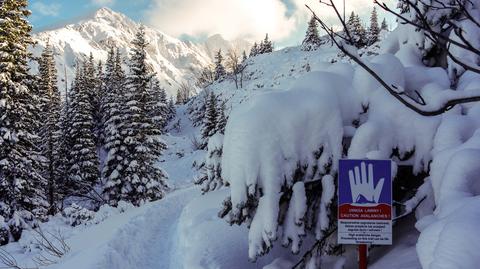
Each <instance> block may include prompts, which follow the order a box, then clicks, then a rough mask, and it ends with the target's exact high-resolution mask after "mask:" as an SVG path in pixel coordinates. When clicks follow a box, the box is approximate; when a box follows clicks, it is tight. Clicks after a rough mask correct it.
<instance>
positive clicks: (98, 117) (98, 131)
mask: <svg viewBox="0 0 480 269" xmlns="http://www.w3.org/2000/svg"><path fill="white" fill-rule="evenodd" d="M104 81H105V75H104V73H103V63H102V61H101V60H100V61H98V63H97V67H96V69H95V92H94V94H96V101H97V103H96V104H95V105H96V109H95V110H96V113H95V124H96V126H95V135H96V137H97V145H98V146H102V145H103V144H104V141H105V138H104V137H103V136H102V129H103V126H102V125H103V122H102V117H103V116H102V115H103V111H102V99H103V98H104V97H105V85H104Z"/></svg>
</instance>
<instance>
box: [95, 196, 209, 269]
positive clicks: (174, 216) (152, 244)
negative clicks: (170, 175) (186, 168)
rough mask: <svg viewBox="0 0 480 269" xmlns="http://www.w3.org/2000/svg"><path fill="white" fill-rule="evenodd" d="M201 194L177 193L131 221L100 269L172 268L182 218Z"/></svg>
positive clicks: (111, 243) (119, 233) (112, 243)
mask: <svg viewBox="0 0 480 269" xmlns="http://www.w3.org/2000/svg"><path fill="white" fill-rule="evenodd" d="M199 194H200V192H199V191H198V189H195V188H188V189H184V190H179V191H175V192H173V193H171V194H170V195H168V196H167V197H165V198H164V199H163V200H161V202H158V203H156V204H155V205H153V206H152V207H151V208H150V209H149V210H148V211H146V212H145V214H143V215H141V216H138V217H137V218H135V219H133V220H132V221H130V222H129V223H128V224H127V225H126V226H124V227H123V228H122V229H121V231H119V232H118V233H117V235H116V237H115V239H114V240H112V241H111V242H110V243H109V246H110V247H111V251H110V252H109V253H107V255H106V256H105V257H104V260H103V261H101V262H100V264H99V265H100V266H99V267H98V268H117V269H128V268H137V269H163V268H169V267H170V263H171V262H172V261H171V259H174V258H175V253H174V250H175V248H174V247H173V245H174V242H175V238H174V237H175V235H176V234H177V232H176V229H177V226H178V218H179V217H180V214H181V213H182V209H183V208H184V207H185V206H186V205H187V204H188V203H189V202H190V201H191V200H192V199H194V198H195V197H196V196H198V195H199ZM120 257H121V258H120ZM119 258H120V259H119Z"/></svg>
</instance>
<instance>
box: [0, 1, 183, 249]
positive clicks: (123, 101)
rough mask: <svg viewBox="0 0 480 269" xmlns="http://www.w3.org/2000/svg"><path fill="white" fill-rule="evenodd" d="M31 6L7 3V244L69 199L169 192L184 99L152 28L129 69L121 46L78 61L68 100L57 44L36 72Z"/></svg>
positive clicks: (1, 226)
mask: <svg viewBox="0 0 480 269" xmlns="http://www.w3.org/2000/svg"><path fill="white" fill-rule="evenodd" d="M27 5H28V3H27V0H4V1H2V2H1V5H0V33H1V34H0V245H2V244H6V243H8V242H9V241H11V240H18V239H19V238H20V236H21V233H22V230H23V229H25V228H30V227H35V226H36V225H37V224H36V223H37V222H38V221H39V220H40V221H43V220H47V219H48V216H50V215H54V214H56V213H57V212H59V210H61V209H62V208H63V206H64V201H65V200H66V199H67V198H69V197H83V198H86V199H88V200H89V201H92V202H93V206H96V207H98V206H100V205H102V204H105V203H108V204H110V205H116V204H117V203H118V202H119V201H121V200H124V201H128V202H131V203H133V204H134V205H141V204H142V203H144V202H146V201H151V200H156V199H160V198H162V197H163V196H164V194H165V192H166V191H167V190H168V185H167V183H166V179H167V174H166V173H165V172H164V171H163V170H162V169H161V168H160V167H159V166H158V164H157V161H158V158H159V157H160V156H161V154H162V151H163V150H165V149H166V145H165V143H164V142H163V141H162V139H161V135H162V134H163V132H164V129H165V127H166V125H167V124H168V122H169V120H171V119H172V118H173V117H174V115H175V107H174V105H173V101H172V100H170V101H169V100H168V99H167V95H166V92H165V90H164V89H163V88H162V87H161V86H160V82H159V81H158V79H156V77H155V73H154V72H153V70H152V68H151V67H150V66H149V65H148V64H147V54H146V49H147V46H148V42H147V40H146V38H145V30H144V28H143V27H141V28H140V29H139V30H138V33H137V34H136V36H135V38H134V40H133V41H132V49H131V52H130V55H129V59H128V61H127V65H128V72H126V71H125V70H124V69H123V56H122V55H121V52H120V50H119V49H118V48H116V47H114V46H112V47H111V48H110V49H109V52H108V59H107V61H106V62H105V65H103V64H102V63H101V62H99V63H95V60H94V58H93V56H92V55H90V57H89V58H88V59H87V60H85V61H81V62H78V63H77V64H76V71H75V78H74V81H73V83H72V85H71V87H70V90H69V92H68V93H67V95H66V96H65V98H64V99H63V100H62V98H61V96H60V92H59V90H58V88H57V79H58V77H57V70H56V67H55V57H54V49H53V47H52V46H51V45H50V44H48V43H47V45H46V46H45V48H44V50H43V52H42V54H41V56H40V57H39V59H37V61H38V66H39V68H38V73H37V74H32V73H31V72H30V70H29V67H28V61H29V59H31V58H32V57H31V55H30V53H29V52H28V47H29V46H32V45H34V43H33V40H32V38H31V30H32V27H31V26H30V24H29V22H28V21H27V17H28V16H29V15H30V11H28V10H27Z"/></svg>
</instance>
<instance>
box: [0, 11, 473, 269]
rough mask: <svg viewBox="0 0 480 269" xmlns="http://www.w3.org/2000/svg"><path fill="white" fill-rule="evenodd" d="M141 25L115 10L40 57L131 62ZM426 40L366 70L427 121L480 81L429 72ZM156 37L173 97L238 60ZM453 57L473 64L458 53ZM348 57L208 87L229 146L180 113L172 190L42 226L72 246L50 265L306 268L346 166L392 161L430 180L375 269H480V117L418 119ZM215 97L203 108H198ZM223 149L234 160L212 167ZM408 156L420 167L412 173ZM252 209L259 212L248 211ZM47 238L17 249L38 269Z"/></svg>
mask: <svg viewBox="0 0 480 269" xmlns="http://www.w3.org/2000/svg"><path fill="white" fill-rule="evenodd" d="M136 27H138V25H136V24H135V23H133V22H131V21H129V19H127V18H126V17H124V16H122V15H120V14H116V13H114V12H112V11H111V10H109V9H102V10H100V11H99V12H97V13H96V14H95V15H94V16H93V17H91V18H87V19H85V20H84V21H82V22H80V23H78V24H76V25H69V26H66V27H65V28H62V29H58V30H54V31H49V32H45V33H40V34H37V36H36V38H37V39H38V40H40V45H42V44H44V43H45V40H47V39H50V41H51V42H53V43H54V45H55V46H56V49H57V50H58V51H57V52H60V55H59V56H58V57H59V58H58V59H57V60H59V64H60V66H62V64H63V63H66V64H67V67H68V70H67V75H68V76H70V75H71V69H70V67H71V64H72V63H73V60H74V59H75V58H76V57H77V56H79V55H86V54H88V53H89V52H90V51H93V52H94V55H95V57H98V58H101V59H103V57H105V56H106V53H105V54H104V52H103V48H104V47H105V46H106V43H108V42H109V41H115V42H118V44H120V45H121V47H122V51H123V52H126V51H128V49H129V44H128V42H129V41H130V40H131V37H132V35H133V34H134V33H135V30H136ZM467 28H468V29H470V26H467ZM412 29H413V28H412V27H410V26H408V25H400V26H399V27H398V28H397V30H396V31H394V32H392V33H390V34H389V35H388V36H387V37H386V39H385V40H384V41H382V42H381V46H380V47H381V48H380V49H379V50H375V52H380V53H381V55H379V56H370V54H369V53H364V54H363V55H366V56H362V61H364V63H365V64H367V65H368V66H369V67H371V68H372V69H373V70H374V71H376V72H378V74H379V75H380V77H382V78H383V79H384V80H385V81H386V82H387V83H388V84H390V85H394V86H395V87H396V89H397V90H398V91H399V92H405V93H407V94H409V95H410V96H414V98H416V95H415V91H418V92H419V93H420V94H421V95H422V96H423V98H424V99H425V101H426V102H427V104H428V106H425V108H426V109H433V108H437V107H439V106H441V105H443V104H444V103H445V101H446V100H448V98H452V97H461V96H472V95H475V94H476V93H478V91H479V86H480V76H479V75H478V74H474V73H472V72H469V71H467V72H464V73H463V75H462V76H461V77H459V79H458V83H457V84H456V85H455V83H451V80H450V78H451V74H452V72H453V70H454V69H457V70H459V71H460V73H462V72H463V70H461V69H460V68H459V67H458V66H456V65H454V64H452V63H450V68H449V70H447V71H446V70H445V69H442V68H438V67H433V68H432V67H425V66H424V64H423V63H422V61H421V58H422V55H423V52H424V49H425V48H426V47H428V46H429V43H428V42H426V41H425V39H424V37H423V36H422V33H421V32H415V31H412ZM147 33H148V38H149V40H151V41H153V42H152V44H153V46H152V47H151V48H150V50H149V57H150V59H149V60H150V62H151V63H152V65H153V66H154V67H155V68H158V69H157V73H159V75H160V76H161V78H162V79H163V80H164V81H166V82H167V83H169V82H171V84H172V85H170V86H169V87H171V89H173V88H175V87H176V86H177V84H175V83H174V82H178V81H180V80H182V79H185V78H186V75H187V71H186V70H187V69H188V67H190V66H194V67H199V66H203V65H205V64H207V63H209V62H210V59H209V56H208V55H209V54H211V52H212V51H213V49H212V48H214V47H222V48H227V47H229V43H228V42H226V41H225V40H223V38H221V37H219V36H214V37H212V38H210V39H209V40H208V42H207V44H206V45H205V46H206V48H201V45H195V44H193V43H189V42H186V43H184V42H182V41H179V40H176V39H174V38H171V37H168V36H166V35H164V34H163V33H161V32H159V31H156V30H153V29H148V30H147ZM475 44H477V43H475ZM36 49H37V48H35V49H34V50H35V51H36ZM454 53H455V55H458V56H459V57H470V56H469V55H467V54H465V52H464V51H462V50H459V49H458V48H454ZM337 54H338V51H337V50H336V49H334V48H331V47H328V46H324V47H322V48H321V49H320V50H318V51H314V52H302V51H300V50H299V48H295V47H293V48H285V49H282V50H279V51H275V52H273V53H269V54H264V55H259V56H257V57H254V58H251V59H248V60H247V63H248V66H247V68H246V71H245V81H244V89H241V90H234V86H233V83H232V82H231V81H229V80H228V79H227V80H224V81H221V82H218V83H214V84H213V85H211V86H210V87H209V90H211V91H213V92H215V93H216V94H218V96H219V99H221V100H222V101H226V104H227V108H228V109H227V110H228V111H232V112H231V114H230V120H229V121H228V124H227V127H226V132H225V135H224V136H222V135H215V136H213V137H212V138H211V139H210V140H209V142H208V147H207V151H204V150H198V149H196V148H195V145H194V143H193V140H194V138H195V137H198V136H199V134H200V128H198V127H193V123H192V122H191V120H190V119H189V115H188V112H187V111H186V109H187V108H186V107H185V106H181V107H179V109H178V116H177V118H176V119H175V120H174V121H173V122H172V123H171V124H170V126H169V127H168V129H169V132H168V134H166V135H164V136H163V137H162V138H163V139H164V140H165V142H166V143H167V144H168V149H167V150H166V151H165V152H164V154H163V156H162V157H161V158H160V160H159V162H158V163H157V165H158V166H160V167H162V168H163V169H165V171H166V172H167V173H168V174H169V175H170V182H169V183H170V184H171V186H172V187H173V188H172V190H173V191H172V192H171V193H170V194H168V195H167V196H166V197H165V198H163V199H162V200H160V201H157V202H154V203H147V204H145V205H142V206H141V207H133V206H131V205H129V204H127V203H123V202H121V203H119V206H118V207H117V208H112V207H110V206H103V207H101V208H100V210H99V211H98V212H96V213H94V212H91V211H88V210H86V209H84V208H81V207H79V208H75V206H73V205H72V207H71V208H67V209H66V210H65V212H64V215H65V216H55V217H53V218H52V219H51V220H50V221H49V222H47V223H45V224H42V229H44V230H47V231H52V232H53V231H55V230H60V231H61V232H62V233H63V234H64V235H65V237H66V238H67V243H68V244H69V246H70V248H71V249H70V251H69V252H68V253H67V254H66V256H64V257H63V258H62V259H60V260H58V263H57V264H55V265H52V266H49V267H48V268H72V269H77V268H78V269H80V268H82V269H83V268H85V269H95V268H119V269H121V268H137V269H151V268H175V269H177V268H178V269H181V268H233V269H235V268H266V269H274V268H291V266H292V265H293V264H295V263H296V262H297V261H298V260H299V259H300V258H301V256H300V255H295V254H297V253H300V254H303V253H305V251H306V250H307V249H308V248H309V247H310V246H311V245H313V243H314V240H315V239H320V238H321V237H322V235H323V232H325V231H326V230H327V229H328V228H329V224H330V221H331V216H332V212H330V207H331V205H332V203H334V201H333V199H334V197H335V191H336V190H335V174H336V169H337V161H338V160H339V159H340V158H342V157H348V158H369V159H384V158H385V159H389V158H392V159H393V160H394V163H393V166H394V167H393V169H392V170H393V174H394V175H395V174H396V170H397V169H396V167H397V165H410V166H412V167H413V170H414V173H421V172H427V171H429V172H430V174H429V176H428V177H427V178H425V180H424V184H423V185H422V186H421V187H420V188H418V190H417V192H416V193H415V194H414V195H413V197H411V198H410V199H409V200H407V201H406V202H404V204H405V210H406V211H407V212H410V211H412V210H414V209H416V211H415V217H416V219H418V221H417V222H416V223H415V221H416V220H415V219H414V218H413V215H412V217H407V218H406V219H401V220H399V221H398V222H397V223H396V227H395V240H394V242H395V244H394V245H393V246H391V247H378V248H373V249H372V250H371V252H370V257H371V268H374V269H375V268H392V269H400V268H424V269H433V268H435V269H437V268H440V269H443V268H476V267H477V264H478V263H480V258H479V256H478V255H477V254H476V252H475V251H476V250H478V249H479V247H480V244H479V242H480V238H479V233H478V231H477V230H478V227H479V225H480V217H479V216H480V209H479V208H480V200H479V197H480V196H479V194H480V184H479V183H478V180H477V177H478V174H479V173H480V164H479V162H478V160H479V159H480V130H479V129H480V105H478V104H474V103H472V104H467V105H462V106H456V107H454V108H453V109H451V110H450V111H448V112H447V113H445V114H443V115H441V116H436V117H423V116H419V115H418V114H416V113H414V112H413V111H411V110H409V109H407V108H406V107H405V106H404V105H402V104H400V103H399V102H398V101H397V100H396V99H395V98H393V97H392V96H391V95H390V94H388V93H387V92H386V91H385V89H384V88H383V87H382V86H381V85H380V84H379V83H378V82H377V81H376V80H374V79H373V78H372V77H371V76H370V75H369V74H368V73H367V72H365V71H364V70H363V69H361V68H359V67H358V66H356V65H353V64H351V63H348V62H346V60H345V59H342V58H340V57H338V55H337ZM373 54H374V53H373ZM471 60H472V61H475V60H478V59H476V58H471ZM332 62H336V63H333V64H332ZM472 63H473V62H472ZM59 70H63V66H62V67H61V68H59ZM451 87H452V88H453V87H456V91H454V90H452V89H450V88H451ZM170 93H173V91H170ZM202 97H203V95H202V94H200V95H199V97H198V98H195V99H194V100H192V104H193V106H194V105H195V104H196V103H199V102H201V100H202V99H203V98H202ZM417 101H419V100H417ZM0 106H1V102H0ZM344 138H348V139H344ZM344 147H348V152H346V153H345V152H344V150H345V149H346V148H344ZM220 151H222V152H223V155H222V156H220V154H216V155H212V157H211V158H206V156H207V155H211V153H213V152H217V153H218V152H220ZM395 152H398V156H397V155H395V154H394V153H395ZM409 154H412V157H411V158H409V159H408V160H403V157H405V156H407V155H409ZM345 155H346V156H345ZM204 161H205V164H206V165H207V166H214V167H215V169H216V170H214V172H218V171H220V170H219V168H221V175H222V178H223V179H224V180H225V183H228V184H229V186H228V188H227V187H225V188H222V189H220V190H217V191H215V192H210V193H206V194H204V195H201V193H202V191H201V188H200V187H192V185H193V181H195V179H198V178H199V176H201V171H198V168H199V167H200V165H201V164H202V163H203V162H204ZM131 165H135V163H132V164H131ZM219 165H220V167H219ZM299 167H305V168H302V169H303V170H302V172H304V174H302V176H298V175H295V173H296V171H297V170H298V169H299ZM314 180H320V181H321V188H322V193H321V199H320V202H319V204H318V205H319V207H318V209H315V210H316V211H315V212H313V213H314V214H315V215H314V216H316V219H317V220H318V221H317V222H316V223H314V226H313V227H312V229H313V228H314V229H313V231H306V228H307V227H306V226H307V223H306V222H307V220H306V215H307V211H308V210H309V209H308V201H307V197H306V193H307V191H308V190H307V189H306V188H307V187H306V186H307V184H308V183H312V182H313V181H314ZM222 183H223V182H222ZM209 184H210V183H209ZM285 189H289V190H291V193H288V196H289V197H288V199H290V200H287V202H286V203H283V204H281V203H280V200H281V198H283V196H284V195H285V193H284V190H285ZM290 195H291V196H290ZM229 198H230V199H231V202H232V212H231V213H230V215H229V216H227V217H226V219H227V220H229V221H232V220H233V221H232V222H235V220H240V219H242V218H246V219H247V221H246V223H245V224H244V225H241V226H229V225H228V223H227V222H225V220H223V219H220V218H219V217H218V216H217V214H218V212H219V211H220V210H221V207H222V202H223V201H225V199H227V201H228V199H229ZM252 201H254V202H257V203H258V205H255V206H256V208H254V210H251V208H248V209H247V207H248V206H252V205H251V203H252ZM282 210H283V211H282ZM280 214H284V216H283V215H281V216H280ZM333 215H334V214H333ZM280 217H282V220H283V222H282V223H281V224H279V223H278V220H279V218H280ZM0 223H1V224H2V225H4V224H3V223H2V221H1V220H0ZM72 224H75V225H76V226H75V227H71V226H72ZM415 229H416V230H415ZM33 235H34V233H32V232H26V233H25V235H24V236H23V237H22V239H21V241H20V242H18V243H14V244H9V245H8V246H6V247H4V248H2V249H7V250H9V251H10V252H12V253H13V254H14V255H15V257H18V260H21V261H22V263H23V264H25V265H31V261H30V260H31V258H32V257H35V255H38V254H39V253H41V250H39V249H38V246H37V245H36V244H35V241H34V237H33ZM315 237H316V238H315ZM332 238H333V237H332ZM417 241H418V242H417ZM280 244H282V245H283V246H285V248H283V247H280ZM345 250H346V252H345V254H344V256H343V257H340V258H339V257H329V256H322V259H321V262H322V265H323V267H325V268H342V267H344V268H346V269H349V268H356V267H355V266H356V265H355V263H356V261H355V257H354V253H355V249H354V247H351V246H346V247H345ZM267 252H268V253H267ZM417 254H418V255H417ZM251 261H256V262H255V263H252V262H251ZM315 262H316V261H312V263H311V264H309V265H310V267H313V266H314V265H315V264H314V263H315ZM307 268H308V267H307Z"/></svg>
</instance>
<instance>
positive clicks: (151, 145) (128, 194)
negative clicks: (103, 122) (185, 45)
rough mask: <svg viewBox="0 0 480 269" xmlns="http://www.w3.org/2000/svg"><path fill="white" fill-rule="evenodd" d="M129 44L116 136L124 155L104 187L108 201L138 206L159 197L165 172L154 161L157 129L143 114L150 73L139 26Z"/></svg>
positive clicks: (157, 151) (159, 145)
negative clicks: (123, 105)
mask: <svg viewBox="0 0 480 269" xmlns="http://www.w3.org/2000/svg"><path fill="white" fill-rule="evenodd" d="M132 45H133V48H132V50H131V54H130V62H129V67H130V73H129V75H128V77H127V85H126V92H125V101H124V103H125V108H124V116H123V119H122V120H123V124H122V126H121V128H120V130H121V132H120V135H121V137H122V140H123V142H124V143H125V151H124V153H125V155H124V156H123V159H122V163H121V167H120V168H121V169H119V170H117V173H118V178H119V179H120V180H117V181H116V182H112V183H114V184H107V185H106V186H105V191H106V192H108V194H109V196H110V199H111V200H110V203H112V204H116V203H117V202H118V201H120V200H126V201H130V202H132V203H133V204H134V205H140V204H142V203H144V202H146V201H152V200H156V199H161V198H162V197H163V196H164V194H165V191H166V190H167V189H168V186H167V184H166V182H165V181H166V179H167V175H166V173H165V172H164V171H163V170H162V169H161V168H160V167H158V165H157V163H156V162H157V160H158V158H159V157H160V156H161V154H162V151H163V150H164V149H165V148H166V145H165V143H163V141H162V140H161V138H160V134H161V133H160V130H158V129H157V128H155V125H154V124H153V121H152V120H151V119H150V118H149V117H148V114H147V113H148V109H147V106H148V104H147V98H146V95H147V94H148V87H149V85H150V81H151V80H152V78H153V77H154V73H152V72H151V71H150V68H149V67H148V66H147V53H146V49H147V46H148V43H147V40H146V39H145V28H144V27H143V26H142V27H141V28H140V29H139V31H138V32H137V34H136V36H135V39H134V40H133V41H132Z"/></svg>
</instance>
